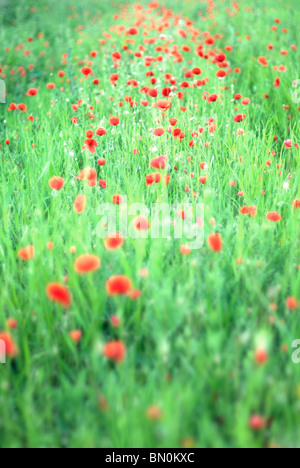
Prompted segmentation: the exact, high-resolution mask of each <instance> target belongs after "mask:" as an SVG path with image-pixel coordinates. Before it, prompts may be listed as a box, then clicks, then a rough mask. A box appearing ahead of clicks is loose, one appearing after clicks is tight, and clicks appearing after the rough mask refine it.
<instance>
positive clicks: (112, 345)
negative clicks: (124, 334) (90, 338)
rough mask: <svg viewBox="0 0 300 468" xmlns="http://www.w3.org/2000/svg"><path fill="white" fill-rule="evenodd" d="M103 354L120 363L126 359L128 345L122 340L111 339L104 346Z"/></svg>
mask: <svg viewBox="0 0 300 468" xmlns="http://www.w3.org/2000/svg"><path fill="white" fill-rule="evenodd" d="M103 354H104V356H106V357H107V358H108V359H109V360H111V361H114V362H116V363H117V364H120V363H121V362H123V361H124V359H125V355H126V347H125V345H124V344H123V343H122V341H110V342H109V343H107V344H106V345H105V346H104V349H103Z"/></svg>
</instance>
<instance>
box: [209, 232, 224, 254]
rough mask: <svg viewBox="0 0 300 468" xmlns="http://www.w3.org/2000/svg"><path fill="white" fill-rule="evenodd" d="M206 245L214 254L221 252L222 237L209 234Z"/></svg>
mask: <svg viewBox="0 0 300 468" xmlns="http://www.w3.org/2000/svg"><path fill="white" fill-rule="evenodd" d="M208 245H209V247H210V248H211V249H212V250H214V251H215V252H221V250H222V248H223V242H222V237H221V235H220V234H217V233H216V234H210V235H209V236H208Z"/></svg>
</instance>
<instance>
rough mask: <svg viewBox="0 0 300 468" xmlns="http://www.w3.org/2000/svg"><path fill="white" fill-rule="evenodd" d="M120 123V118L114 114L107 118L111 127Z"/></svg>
mask: <svg viewBox="0 0 300 468" xmlns="http://www.w3.org/2000/svg"><path fill="white" fill-rule="evenodd" d="M119 123H120V119H119V117H116V116H114V115H112V116H111V117H110V119H109V125H111V126H112V127H116V126H117V125H119Z"/></svg>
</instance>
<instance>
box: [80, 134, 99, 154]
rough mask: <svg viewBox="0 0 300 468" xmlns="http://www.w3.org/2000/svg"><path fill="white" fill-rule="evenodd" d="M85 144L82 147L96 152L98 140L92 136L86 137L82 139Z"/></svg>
mask: <svg viewBox="0 0 300 468" xmlns="http://www.w3.org/2000/svg"><path fill="white" fill-rule="evenodd" d="M84 143H85V145H84V146H83V147H82V149H87V150H88V151H89V152H90V153H96V148H97V146H98V142H97V141H96V140H94V138H87V139H86V140H84Z"/></svg>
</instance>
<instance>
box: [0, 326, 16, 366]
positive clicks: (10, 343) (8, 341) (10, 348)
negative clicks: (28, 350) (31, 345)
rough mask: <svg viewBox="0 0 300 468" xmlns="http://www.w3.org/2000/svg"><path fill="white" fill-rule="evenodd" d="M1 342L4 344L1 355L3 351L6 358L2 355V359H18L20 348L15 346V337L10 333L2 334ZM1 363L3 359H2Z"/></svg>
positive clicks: (0, 350)
mask: <svg viewBox="0 0 300 468" xmlns="http://www.w3.org/2000/svg"><path fill="white" fill-rule="evenodd" d="M0 341H2V342H3V343H4V349H3V350H2V348H0V353H1V352H2V351H3V352H4V356H3V355H1V354H0V358H2V360H3V358H5V357H6V356H9V357H12V358H13V357H16V356H17V355H18V348H17V346H16V345H15V342H14V340H13V337H12V336H11V334H10V333H7V332H0ZM0 361H1V359H0Z"/></svg>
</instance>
